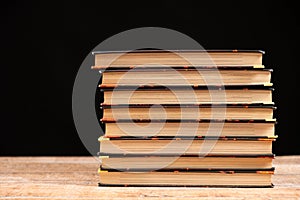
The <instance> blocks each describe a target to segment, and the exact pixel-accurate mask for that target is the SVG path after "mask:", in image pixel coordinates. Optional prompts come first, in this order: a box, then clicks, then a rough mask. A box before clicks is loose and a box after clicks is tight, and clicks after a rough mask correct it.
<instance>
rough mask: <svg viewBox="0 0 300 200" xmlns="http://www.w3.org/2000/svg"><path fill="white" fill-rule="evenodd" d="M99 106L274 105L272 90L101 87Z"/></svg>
mask: <svg viewBox="0 0 300 200" xmlns="http://www.w3.org/2000/svg"><path fill="white" fill-rule="evenodd" d="M101 89H102V90H103V93H104V102H103V103H102V105H115V104H125V105H127V104H177V105H178V104H257V103H259V104H273V102H272V89H271V88H243V87H227V88H218V87H213V88H209V90H208V89H207V88H202V87H177V88H165V87H142V88H131V87H117V88H105V87H104V86H103V87H101Z"/></svg>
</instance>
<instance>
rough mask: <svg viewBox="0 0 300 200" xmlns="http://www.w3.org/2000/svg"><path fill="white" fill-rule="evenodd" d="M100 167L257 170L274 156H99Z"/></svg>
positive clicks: (107, 168) (269, 162) (266, 164)
mask: <svg viewBox="0 0 300 200" xmlns="http://www.w3.org/2000/svg"><path fill="white" fill-rule="evenodd" d="M99 158H100V160H101V169H104V170H109V169H116V170H119V171H143V170H154V169H165V170H171V169H187V170H191V169H198V170H223V169H227V170H257V169H272V162H273V158H274V156H260V157H255V156H253V157H241V156H240V157H239V156H227V157H226V156H225V157H218V156H216V157H208V156H206V157H199V156H198V155H194V156H141V157H137V156H115V155H110V156H100V157H99Z"/></svg>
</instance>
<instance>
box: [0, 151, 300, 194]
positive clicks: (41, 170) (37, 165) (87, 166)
mask: <svg viewBox="0 0 300 200" xmlns="http://www.w3.org/2000/svg"><path fill="white" fill-rule="evenodd" d="M274 165H275V167H276V172H275V175H274V177H273V183H274V185H275V187H274V188H200V187H199V188H197V187H196V188H194V187H193V188H185V187H98V186H97V183H98V181H99V177H98V174H97V168H98V166H99V164H98V161H97V160H96V159H95V158H93V157H0V199H95V198H97V199H200V198H201V199H245V198H249V199H300V156H277V157H276V159H275V161H274Z"/></svg>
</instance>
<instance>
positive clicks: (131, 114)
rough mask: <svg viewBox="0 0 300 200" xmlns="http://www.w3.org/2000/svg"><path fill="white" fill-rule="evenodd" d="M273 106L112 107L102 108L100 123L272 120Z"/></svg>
mask: <svg viewBox="0 0 300 200" xmlns="http://www.w3.org/2000/svg"><path fill="white" fill-rule="evenodd" d="M273 109H274V107H273V106H261V105H259V106H255V105H250V106H243V105H240V106H238V105H222V106H215V107H211V106H208V105H206V106H203V105H202V106H201V105H165V106H161V105H159V106H158V105H114V106H103V118H102V121H111V120H119V119H178V120H180V119H181V120H182V119H185V120H186V119H192V120H193V119H196V120H199V119H231V120H235V119H249V120H255V119H272V118H273Z"/></svg>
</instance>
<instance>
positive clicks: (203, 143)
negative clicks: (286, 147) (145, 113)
mask: <svg viewBox="0 0 300 200" xmlns="http://www.w3.org/2000/svg"><path fill="white" fill-rule="evenodd" d="M99 141H100V152H102V153H104V154H105V153H111V154H124V155H127V154H134V155H141V156H143V155H147V154H153V155H160V154H166V155H172V154H175V155H178V154H182V155H195V154H201V153H206V150H209V154H208V155H214V156H217V155H218V156H224V155H266V154H267V155H271V154H272V142H273V141H274V139H273V138H217V139H216V138H212V139H210V138H204V139H203V138H198V137H194V138H193V137H192V138H180V137H177V136H176V137H170V138H158V137H154V138H147V137H144V138H134V137H120V138H107V137H100V138H99ZM207 148H208V149H207Z"/></svg>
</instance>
